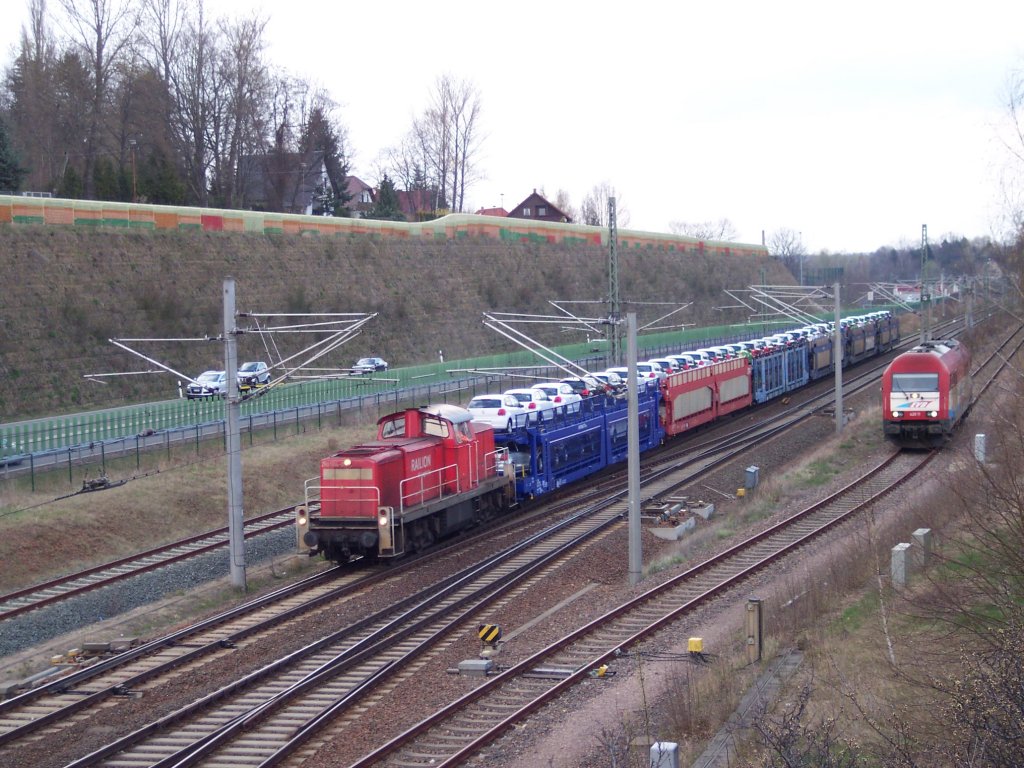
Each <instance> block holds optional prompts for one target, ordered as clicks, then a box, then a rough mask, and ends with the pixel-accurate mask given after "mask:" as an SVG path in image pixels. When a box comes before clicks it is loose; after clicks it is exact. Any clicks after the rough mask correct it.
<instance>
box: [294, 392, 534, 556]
mask: <svg viewBox="0 0 1024 768" xmlns="http://www.w3.org/2000/svg"><path fill="white" fill-rule="evenodd" d="M472 418H473V417H472V415H471V414H470V413H469V411H467V410H466V409H464V408H460V407H458V406H454V405H432V406H427V407H423V408H408V409H406V410H404V411H399V412H398V413H392V414H390V415H388V416H385V417H383V418H382V419H380V420H379V421H378V422H377V439H376V440H375V441H372V442H367V443H363V444H362V445H357V446H354V447H352V448H348V449H346V450H343V451H339V452H338V453H336V454H334V455H333V456H329V457H328V458H325V459H323V460H322V461H321V467H320V476H319V477H317V478H313V479H311V480H308V481H307V482H306V499H307V502H306V509H307V510H310V511H312V509H311V500H312V499H315V498H319V513H318V514H317V517H316V522H317V525H316V527H315V529H313V530H309V531H307V532H306V533H305V534H304V536H303V541H304V543H305V544H306V545H307V546H308V547H310V549H311V550H312V551H314V552H322V553H323V554H324V556H325V557H326V558H328V559H329V560H333V561H335V562H339V563H344V562H347V561H348V560H349V559H351V558H353V557H356V556H360V557H363V558H365V559H366V560H376V559H377V558H378V557H385V558H387V557H395V556H399V555H401V554H403V553H405V552H407V551H408V552H411V551H415V550H418V549H423V548H425V547H427V546H429V545H431V544H432V543H434V542H435V541H438V540H440V539H442V538H444V537H445V536H447V535H450V534H451V533H453V532H455V531H458V530H460V529H462V528H467V527H470V526H472V525H476V524H479V523H481V522H484V521H485V520H488V519H490V518H491V517H492V516H494V515H496V514H498V513H500V512H501V511H503V510H505V509H507V508H508V507H509V506H510V502H511V501H512V500H513V499H514V488H513V486H512V477H511V474H512V472H511V470H510V469H508V467H507V465H508V452H507V451H506V450H505V449H497V448H495V445H494V430H493V428H491V427H490V426H488V425H486V424H482V423H481V422H474V421H473V420H472Z"/></svg>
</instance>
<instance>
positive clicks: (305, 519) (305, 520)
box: [295, 512, 309, 525]
mask: <svg viewBox="0 0 1024 768" xmlns="http://www.w3.org/2000/svg"><path fill="white" fill-rule="evenodd" d="M308 522H309V518H308V517H306V513H305V512H300V513H299V515H298V517H296V518H295V524H296V525H305V524H306V523H308Z"/></svg>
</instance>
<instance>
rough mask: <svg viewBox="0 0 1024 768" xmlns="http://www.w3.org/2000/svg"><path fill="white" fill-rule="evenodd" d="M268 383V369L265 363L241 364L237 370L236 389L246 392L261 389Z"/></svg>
mask: <svg viewBox="0 0 1024 768" xmlns="http://www.w3.org/2000/svg"><path fill="white" fill-rule="evenodd" d="M269 383H270V369H269V368H268V367H267V364H266V363H263V362H252V363H243V364H242V367H241V368H239V369H238V389H239V391H241V392H248V391H249V390H250V389H255V388H256V387H262V386H265V385H267V384H269Z"/></svg>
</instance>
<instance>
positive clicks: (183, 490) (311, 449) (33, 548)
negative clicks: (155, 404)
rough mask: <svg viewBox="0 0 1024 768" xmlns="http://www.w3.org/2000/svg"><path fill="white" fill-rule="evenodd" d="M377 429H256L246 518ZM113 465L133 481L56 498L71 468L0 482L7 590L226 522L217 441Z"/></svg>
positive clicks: (290, 500)
mask: <svg viewBox="0 0 1024 768" xmlns="http://www.w3.org/2000/svg"><path fill="white" fill-rule="evenodd" d="M372 435H373V428H372V426H371V425H369V424H363V425H357V426H345V427H333V428H325V429H324V430H323V431H321V432H315V431H313V432H307V433H304V434H299V435H290V436H283V435H280V434H279V437H280V438H281V439H279V440H278V441H277V442H274V441H273V440H272V439H271V437H270V436H268V435H258V436H256V438H255V440H254V442H255V443H256V444H255V445H253V446H252V447H250V446H249V444H248V440H245V441H243V452H242V475H243V498H244V510H245V514H246V517H251V516H253V515H256V514H260V513H263V512H268V511H272V510H274V509H280V508H282V507H286V506H288V505H290V504H294V503H296V502H298V501H301V499H302V488H303V482H304V481H305V480H306V479H308V478H310V477H312V476H314V475H316V474H317V471H318V470H317V468H318V465H319V460H320V458H321V457H322V456H326V455H328V454H329V453H330V452H332V451H335V450H337V449H338V447H339V446H341V445H351V444H354V443H357V442H360V441H362V440H365V439H367V438H369V437H371V436H372ZM75 471H76V473H79V474H85V473H86V472H88V471H89V470H82V469H76V470H75ZM107 472H108V476H109V477H110V479H111V481H116V480H118V479H121V478H128V479H130V482H128V483H126V484H125V485H122V486H120V487H117V488H111V489H109V490H105V491H100V492H96V493H86V494H79V495H75V496H71V497H69V498H64V499H59V500H55V499H56V497H58V496H61V495H64V494H67V493H68V477H67V474H66V473H64V474H62V473H60V472H54V473H51V474H50V475H42V476H40V478H39V480H38V481H37V490H36V492H34V493H33V492H32V491H31V489H30V487H29V484H28V481H27V480H18V481H14V480H6V481H3V482H2V483H0V591H3V592H7V591H11V590H13V589H16V588H19V587H24V586H28V585H30V584H34V583H38V582H40V581H44V580H46V579H48V578H52V577H54V576H57V575H60V574H63V573H68V572H70V571H74V570H78V569H81V568H84V567H86V566H90V565H96V564H98V563H103V562H107V561H110V560H113V559H116V558H118V557H122V556H124V555H128V554H132V553H134V552H138V551H140V550H143V549H147V548H149V547H153V546H157V545H159V544H163V543H167V542H170V541H174V540H176V539H179V538H181V537H183V536H186V535H189V534H194V533H200V532H202V531H206V530H209V529H211V528H216V527H219V526H223V525H225V524H226V517H227V513H226V510H227V491H226V457H225V455H224V453H223V449H222V446H221V444H220V442H219V441H212V442H209V443H206V444H203V445H202V446H200V449H199V451H198V453H197V452H196V451H195V449H194V448H193V449H190V450H186V449H183V450H181V451H178V452H177V453H175V454H173V455H172V456H171V457H170V458H168V457H167V456H166V455H165V454H164V453H163V452H159V451H158V452H155V453H153V454H150V455H148V456H146V457H145V460H144V464H143V466H142V468H141V472H140V470H138V469H136V466H135V460H134V458H132V459H130V460H122V461H120V462H113V461H108V462H107ZM92 474H93V476H95V475H96V474H98V473H97V472H96V471H95V469H94V470H92ZM76 477H78V475H76ZM131 478H135V479H131ZM54 553H59V556H58V557H54Z"/></svg>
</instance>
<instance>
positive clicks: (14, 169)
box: [0, 120, 28, 192]
mask: <svg viewBox="0 0 1024 768" xmlns="http://www.w3.org/2000/svg"><path fill="white" fill-rule="evenodd" d="M27 173H28V171H27V170H25V168H23V167H22V166H21V163H20V162H18V153H17V152H15V151H14V147H12V146H11V143H10V141H9V139H8V137H7V125H6V124H5V123H4V121H3V120H0V190H2V191H5V192H17V191H18V190H19V189H20V188H21V180H22V179H24V178H25V175H26V174H27Z"/></svg>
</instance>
